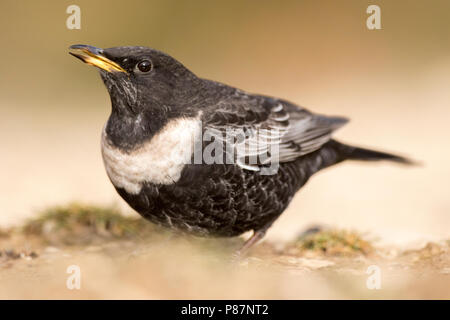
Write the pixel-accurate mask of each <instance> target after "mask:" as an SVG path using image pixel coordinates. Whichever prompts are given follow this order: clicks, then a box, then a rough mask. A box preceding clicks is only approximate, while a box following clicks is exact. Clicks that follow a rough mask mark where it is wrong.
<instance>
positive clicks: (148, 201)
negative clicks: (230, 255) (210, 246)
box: [70, 45, 409, 252]
mask: <svg viewBox="0 0 450 320" xmlns="http://www.w3.org/2000/svg"><path fill="white" fill-rule="evenodd" d="M70 50H71V52H70V53H71V54H72V55H74V56H75V57H78V58H80V59H81V60H83V61H84V62H86V63H88V64H92V65H94V66H96V67H99V68H100V74H101V77H102V79H103V82H104V83H105V85H106V87H107V89H108V91H109V94H110V97H111V103H112V111H111V115H110V117H109V119H108V121H107V123H106V125H105V127H104V130H103V134H102V154H103V160H104V164H105V167H106V171H107V173H108V176H109V178H110V179H111V182H112V183H113V185H114V186H115V188H116V189H117V191H118V193H119V194H120V195H121V196H122V198H123V199H125V201H126V202H128V204H129V205H130V206H131V207H132V208H133V209H135V210H136V211H137V212H139V213H140V214H141V215H142V216H143V217H144V218H146V219H148V220H150V221H152V222H154V223H157V224H160V225H164V226H167V227H170V228H175V229H178V230H182V231H186V232H190V233H194V234H197V235H205V236H206V235H210V236H224V237H229V236H237V235H240V234H242V233H244V232H246V231H249V230H253V231H254V234H253V236H252V237H251V238H250V239H249V240H248V241H247V242H246V243H245V244H244V247H243V248H242V249H241V252H243V251H246V250H247V249H248V248H249V247H250V246H251V245H252V244H253V243H255V242H256V241H258V240H259V239H261V238H262V237H263V236H264V234H265V232H266V230H267V229H268V228H269V227H270V226H271V225H272V223H273V222H274V221H275V220H276V219H277V218H278V217H279V216H280V214H281V213H282V212H283V211H284V210H285V209H286V207H287V206H288V204H289V202H290V201H291V199H292V197H293V196H294V194H295V193H296V192H297V191H298V190H299V189H300V188H301V187H302V186H303V185H304V184H305V183H306V182H307V181H308V179H309V178H310V177H311V176H312V175H313V174H314V173H316V172H317V171H319V170H321V169H324V168H326V167H329V166H331V165H334V164H337V163H339V162H341V161H344V160H347V159H351V160H370V161H371V160H391V161H396V162H400V163H405V164H406V163H409V160H407V159H405V158H403V157H400V156H396V155H392V154H388V153H383V152H378V151H372V150H368V149H363V148H358V147H353V146H349V145H346V144H343V143H340V142H337V141H336V140H333V139H332V138H331V136H332V133H333V131H334V130H336V129H337V128H339V127H341V126H342V125H343V124H345V123H346V122H347V119H345V118H342V117H329V116H323V115H318V114H314V113H311V112H310V111H308V110H306V109H304V108H301V107H298V106H296V105H294V104H292V103H290V102H288V101H285V100H282V99H277V98H271V97H266V96H261V95H255V94H249V93H247V92H244V91H241V90H239V89H236V88H233V87H230V86H227V85H224V84H221V83H218V82H214V81H210V80H205V79H202V78H199V77H197V76H196V75H194V74H193V73H192V72H190V71H189V70H188V69H187V68H185V67H184V66H183V65H182V64H181V63H180V62H178V61H177V60H175V59H174V58H172V57H170V56H169V55H167V54H165V53H162V52H160V51H157V50H154V49H151V48H146V47H116V48H109V49H104V50H103V49H99V48H95V47H92V46H87V45H74V46H71V47H70ZM208 135H209V138H207V139H205V137H206V136H208ZM261 141H263V142H261ZM208 142H210V143H209V144H208ZM213 142H215V143H216V144H214V143H213ZM199 145H200V157H201V161H200V162H198V159H194V158H195V156H196V152H197V151H198V148H197V147H198V146H199ZM208 145H209V146H210V147H209V148H210V150H211V145H213V147H214V148H213V149H214V152H210V153H209V155H210V157H209V158H208V157H206V158H205V154H206V155H208V153H207V152H205V151H207V149H208ZM218 145H219V146H221V147H222V148H223V149H224V150H225V151H224V152H223V154H224V156H223V157H222V155H221V154H220V150H219V149H220V148H219V149H216V148H215V147H217V146H218ZM225 145H226V147H224V146H225ZM274 150H275V152H274ZM263 155H264V157H263ZM255 159H256V160H255ZM211 160H212V161H211Z"/></svg>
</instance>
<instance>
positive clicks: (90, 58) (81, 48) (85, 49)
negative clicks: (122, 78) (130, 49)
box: [69, 44, 126, 73]
mask: <svg viewBox="0 0 450 320" xmlns="http://www.w3.org/2000/svg"><path fill="white" fill-rule="evenodd" d="M69 50H70V51H69V53H70V54H71V55H73V56H74V57H76V58H78V59H80V60H81V61H83V62H85V63H87V64H90V65H91V66H94V67H97V68H100V69H103V70H105V71H108V72H125V73H126V71H125V69H123V68H122V67H121V66H120V65H118V64H117V63H115V62H114V61H111V60H109V59H108V58H106V57H105V56H104V55H103V50H102V49H100V48H96V47H92V46H88V45H84V44H76V45H73V46H70V47H69Z"/></svg>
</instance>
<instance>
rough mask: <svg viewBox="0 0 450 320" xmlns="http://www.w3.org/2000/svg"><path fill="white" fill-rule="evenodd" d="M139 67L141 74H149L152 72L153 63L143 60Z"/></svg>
mask: <svg viewBox="0 0 450 320" xmlns="http://www.w3.org/2000/svg"><path fill="white" fill-rule="evenodd" d="M137 67H138V69H139V71H141V72H149V71H150V70H152V63H151V62H150V61H149V60H142V61H141V62H139V63H138V65H137Z"/></svg>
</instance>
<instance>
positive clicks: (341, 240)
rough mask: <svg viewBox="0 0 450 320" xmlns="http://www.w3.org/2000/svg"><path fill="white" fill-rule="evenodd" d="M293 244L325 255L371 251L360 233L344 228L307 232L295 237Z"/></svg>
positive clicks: (370, 247) (367, 252)
mask: <svg viewBox="0 0 450 320" xmlns="http://www.w3.org/2000/svg"><path fill="white" fill-rule="evenodd" d="M294 246H295V247H296V248H298V249H301V250H312V251H316V252H321V253H323V254H326V255H353V254H364V255H367V254H369V253H371V252H372V251H373V247H372V245H371V244H370V243H369V242H368V241H366V240H364V239H363V238H362V237H361V235H359V234H358V233H356V232H351V231H346V230H325V231H319V232H317V233H313V234H308V235H306V236H304V237H301V238H300V239H297V240H296V241H295V244H294Z"/></svg>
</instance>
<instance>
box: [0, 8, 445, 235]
mask: <svg viewBox="0 0 450 320" xmlns="http://www.w3.org/2000/svg"><path fill="white" fill-rule="evenodd" d="M71 4H77V5H79V6H80V8H81V19H82V22H81V30H68V29H67V28H66V19H67V17H68V14H66V8H67V6H69V5H71ZM369 4H378V5H380V7H381V20H382V28H383V29H382V30H374V31H369V30H367V28H366V24H365V23H366V18H367V16H368V15H367V14H366V8H367V6H368V5H369ZM449 18H450V2H448V1H445V0H442V1H437V0H435V1H425V0H409V1H407V0H397V1H390V2H386V1H374V0H372V1H363V0H346V1H339V2H338V1H313V0H310V1H283V3H282V4H281V3H280V2H275V1H229V0H227V1H206V0H205V1H174V0H170V1H168V0H161V1H133V0H129V1H125V2H124V1H95V2H93V1H81V0H77V1H39V2H38V1H11V0H3V1H2V2H1V4H0V40H1V46H2V50H1V58H0V70H1V71H0V112H1V117H0V145H1V146H2V152H1V156H0V226H1V227H4V226H8V225H13V224H17V223H20V222H21V221H22V220H23V219H25V218H27V217H30V216H32V215H33V214H35V213H36V211H37V210H39V209H41V208H44V207H46V206H49V205H54V204H64V203H66V202H68V201H83V202H89V203H95V204H111V203H117V204H118V205H120V206H123V207H124V208H127V207H126V205H125V204H124V203H123V202H122V200H121V199H120V198H119V196H118V195H117V194H116V192H115V190H114V189H113V187H112V186H111V184H110V182H109V180H108V178H107V176H106V174H105V171H104V168H103V164H102V160H101V155H100V147H99V140H100V132H101V129H102V126H103V124H104V122H105V121H106V119H107V117H108V115H109V111H110V102H109V97H108V94H107V92H106V90H105V88H104V87H103V84H102V83H101V80H100V78H99V76H98V74H97V71H96V70H95V69H94V68H92V67H88V66H86V65H83V64H82V63H81V62H79V61H77V60H75V59H74V58H73V57H71V56H69V55H68V54H67V48H68V46H69V45H71V44H76V43H82V44H91V45H94V46H99V47H111V46H120V45H145V46H151V47H154V48H157V49H159V50H162V51H165V52H167V53H169V54H171V55H173V56H174V57H176V58H177V59H178V60H180V61H182V62H183V63H184V64H185V65H186V66H187V67H188V68H190V69H191V70H193V71H194V72H195V73H196V74H197V75H199V76H202V77H206V78H211V79H214V80H218V81H221V82H225V83H227V84H230V85H233V86H237V87H240V88H242V89H245V90H248V91H251V92H257V93H263V94H268V95H273V96H278V97H283V98H286V99H289V100H291V101H293V102H295V103H297V104H300V105H302V106H305V107H308V108H310V109H311V110H314V111H316V112H321V113H326V114H336V115H344V116H348V117H350V118H351V119H352V121H351V122H350V123H349V124H348V125H347V126H346V127H344V128H343V129H341V131H339V132H338V133H337V135H336V137H337V138H338V139H340V140H343V141H346V142H351V143H353V144H357V145H362V146H371V147H375V148H379V149H382V150H387V151H396V152H399V153H401V154H405V155H409V156H411V157H413V158H414V159H417V160H420V161H422V162H423V163H424V166H422V167H416V168H403V167H400V166H396V165H390V164H376V165H373V164H360V163H355V162H348V163H346V164H343V165H340V166H338V167H334V168H332V169H329V170H326V171H323V172H321V173H319V174H318V175H317V176H315V177H313V179H312V180H311V181H310V182H309V183H308V184H307V186H306V187H305V188H304V189H302V191H301V192H300V193H299V194H298V195H297V197H296V198H295V199H294V201H293V203H292V205H291V206H290V208H289V209H288V210H287V212H285V213H284V214H283V216H282V217H281V218H280V219H279V221H278V222H277V223H276V224H275V225H274V227H273V228H272V229H271V231H270V232H269V238H272V239H288V238H290V237H292V236H294V235H295V234H296V233H297V232H299V231H300V230H302V229H304V228H305V227H307V226H309V225H311V224H316V223H318V224H326V225H330V226H334V227H342V228H352V229H357V230H359V231H364V232H369V233H370V234H372V235H374V236H379V237H380V238H381V239H382V241H385V242H388V243H417V242H418V241H422V240H424V239H432V238H437V239H441V238H448V237H449V236H450V232H449V227H448V226H449V224H450V215H449V210H450V200H449V191H448V190H449V187H450V182H449V181H450V169H449V166H448V163H449V160H450V151H449V148H448V145H449V139H450V130H449V120H450V90H449V89H448V87H449V84H450V41H449V40H450V28H449V27H450V25H449V24H450V23H449ZM126 211H128V212H130V213H131V210H130V209H128V208H127V209H126Z"/></svg>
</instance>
